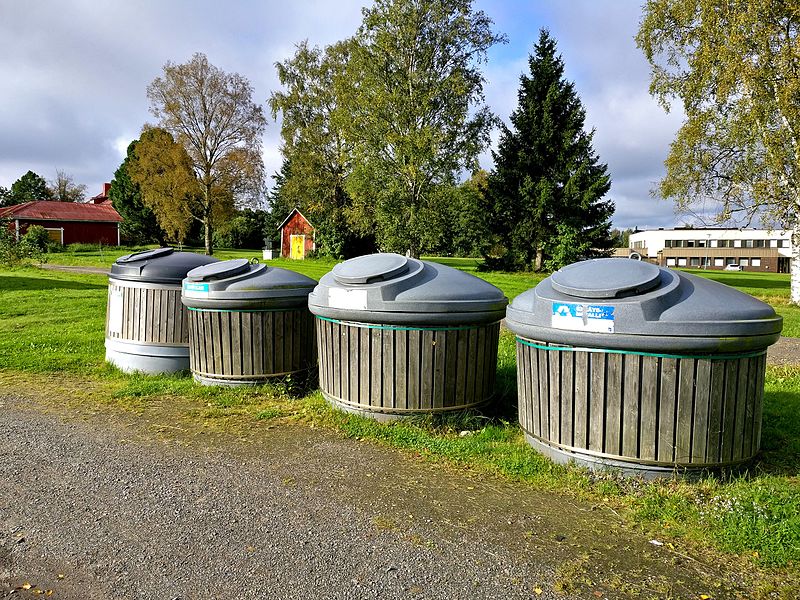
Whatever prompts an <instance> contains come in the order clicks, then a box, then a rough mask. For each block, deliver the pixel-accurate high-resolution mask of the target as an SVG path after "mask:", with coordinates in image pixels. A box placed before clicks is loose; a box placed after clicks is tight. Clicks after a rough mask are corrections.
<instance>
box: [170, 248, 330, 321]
mask: <svg viewBox="0 0 800 600" xmlns="http://www.w3.org/2000/svg"><path fill="white" fill-rule="evenodd" d="M315 285H317V282H316V281H314V280H313V279H311V278H310V277H306V276H305V275H301V274H300V273H295V272H294V271H290V270H288V269H281V268H278V267H268V266H267V265H264V264H259V263H258V262H250V261H248V260H246V259H243V258H235V259H233V260H225V261H222V262H218V263H214V264H212V265H206V266H202V267H198V268H196V269H193V270H192V271H189V273H187V274H186V278H185V279H184V280H183V288H182V291H181V301H182V302H183V304H184V305H185V306H187V307H189V308H202V309H209V310H214V309H217V310H271V309H280V308H295V307H298V306H301V307H305V306H306V303H307V301H308V294H309V293H310V292H311V290H313V289H314V286H315Z"/></svg>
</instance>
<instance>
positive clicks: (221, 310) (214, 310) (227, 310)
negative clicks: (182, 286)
mask: <svg viewBox="0 0 800 600" xmlns="http://www.w3.org/2000/svg"><path fill="white" fill-rule="evenodd" d="M303 308H305V307H303V306H284V307H283V308H191V307H189V306H187V307H186V309H187V310H193V311H195V312H212V313H240V312H245V313H254V312H291V311H294V310H303Z"/></svg>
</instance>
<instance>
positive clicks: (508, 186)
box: [485, 29, 614, 270]
mask: <svg viewBox="0 0 800 600" xmlns="http://www.w3.org/2000/svg"><path fill="white" fill-rule="evenodd" d="M528 64H529V67H530V76H528V75H525V74H523V75H521V76H520V88H519V92H518V99H519V102H518V106H517V108H516V110H515V111H514V112H513V113H512V114H511V128H508V127H507V126H505V125H503V127H502V132H501V135H500V141H499V144H498V150H497V152H495V153H494V160H495V168H494V171H492V173H491V175H490V177H489V185H488V188H489V189H488V194H487V202H486V207H485V209H486V212H487V214H488V215H489V230H490V232H491V238H492V239H491V243H490V244H489V247H488V248H487V251H486V255H485V257H486V262H487V265H488V266H490V267H492V268H503V269H508V270H522V269H536V270H540V269H542V268H547V269H548V270H550V269H557V268H559V267H561V266H563V265H564V264H567V263H569V262H574V261H575V260H579V259H581V258H586V257H592V256H602V255H605V254H607V249H609V248H610V247H611V239H610V234H609V230H610V227H611V223H610V218H611V215H612V214H613V212H614V204H613V203H612V202H611V201H610V200H604V197H605V195H606V193H607V192H608V190H609V189H610V187H611V179H610V177H609V175H608V171H607V167H606V165H605V164H601V163H599V161H598V158H597V156H596V154H595V153H594V150H593V148H592V137H593V135H594V130H592V131H590V132H586V131H585V130H584V123H585V118H586V112H585V110H584V108H583V105H582V104H581V101H580V98H579V97H578V95H577V93H576V91H575V86H574V85H573V84H572V83H571V82H569V81H567V80H566V79H564V63H563V61H562V59H561V57H560V56H557V55H556V43H555V41H554V40H553V39H552V38H551V37H550V34H549V33H548V32H547V30H545V29H542V30H541V32H540V34H539V40H538V42H537V43H536V45H535V46H534V53H533V55H531V56H530V57H529V59H528Z"/></svg>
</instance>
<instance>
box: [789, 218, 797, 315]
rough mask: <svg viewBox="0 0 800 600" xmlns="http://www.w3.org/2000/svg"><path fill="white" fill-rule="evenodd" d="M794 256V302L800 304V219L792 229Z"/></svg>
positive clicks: (792, 263) (792, 259)
mask: <svg viewBox="0 0 800 600" xmlns="http://www.w3.org/2000/svg"><path fill="white" fill-rule="evenodd" d="M791 245H792V258H791V259H789V260H790V261H791V268H790V270H791V272H792V284H791V285H792V289H791V295H792V304H800V220H798V221H796V222H795V224H794V229H792V242H791Z"/></svg>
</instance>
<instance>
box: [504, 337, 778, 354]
mask: <svg viewBox="0 0 800 600" xmlns="http://www.w3.org/2000/svg"><path fill="white" fill-rule="evenodd" d="M516 338H517V342H519V343H520V344H522V345H523V346H530V347H531V348H536V349H537V350H548V351H555V352H597V353H602V354H628V355H632V356H650V357H653V358H676V359H681V358H682V359H690V360H739V359H740V358H755V357H756V356H763V355H765V354H766V353H767V349H766V348H764V349H763V350H756V351H754V352H742V353H739V354H659V353H655V352H635V351H633V350H611V349H608V348H577V347H574V346H544V345H542V344H536V343H534V342H529V341H528V340H526V339H523V338H521V337H519V336H516Z"/></svg>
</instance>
